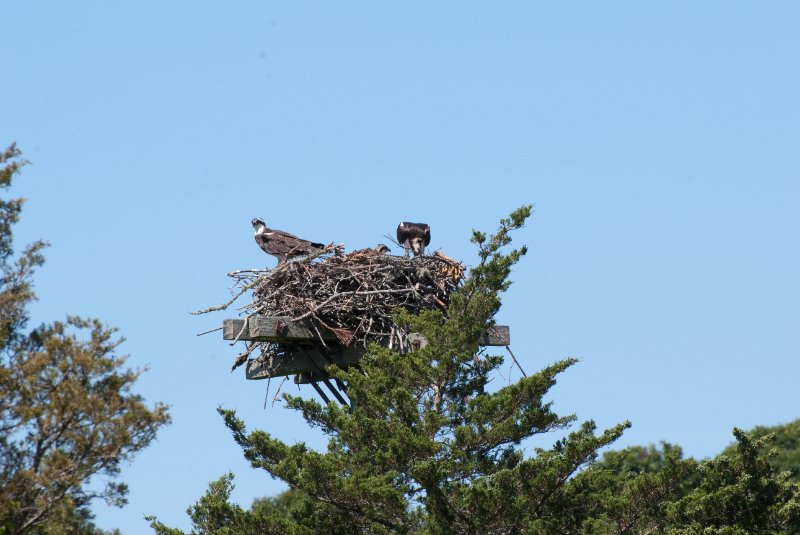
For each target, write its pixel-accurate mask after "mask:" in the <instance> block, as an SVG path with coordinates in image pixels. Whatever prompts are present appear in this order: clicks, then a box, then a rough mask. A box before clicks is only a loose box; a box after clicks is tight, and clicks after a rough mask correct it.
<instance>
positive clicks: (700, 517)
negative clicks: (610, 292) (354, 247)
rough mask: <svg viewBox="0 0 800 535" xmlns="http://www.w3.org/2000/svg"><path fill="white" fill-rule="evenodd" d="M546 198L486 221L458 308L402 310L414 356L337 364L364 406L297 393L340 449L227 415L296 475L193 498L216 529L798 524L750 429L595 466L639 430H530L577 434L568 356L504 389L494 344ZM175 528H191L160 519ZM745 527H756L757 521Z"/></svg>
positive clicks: (655, 530)
mask: <svg viewBox="0 0 800 535" xmlns="http://www.w3.org/2000/svg"><path fill="white" fill-rule="evenodd" d="M529 215H530V207H523V208H521V209H519V210H517V211H515V212H513V213H512V214H511V216H510V217H509V218H507V219H503V220H501V224H500V228H499V230H498V231H497V232H496V233H495V234H494V235H492V236H491V237H487V236H486V235H485V234H483V233H481V232H474V233H473V237H472V241H473V243H475V245H476V246H477V248H478V258H479V262H478V263H477V265H476V266H475V267H474V268H472V269H471V270H470V272H469V275H468V277H467V279H466V280H465V281H464V283H463V284H462V286H461V287H460V289H459V290H458V292H457V293H456V294H455V295H453V296H452V300H451V303H450V307H449V310H448V313H447V315H443V314H441V313H437V312H427V313H423V314H420V315H418V316H414V315H410V314H407V313H404V312H403V311H398V312H397V313H396V317H395V321H396V323H397V324H398V325H401V326H403V327H405V328H406V329H408V330H409V331H412V332H419V333H421V334H422V335H423V336H424V337H425V338H426V339H427V341H428V344H427V345H426V346H425V347H423V348H422V349H420V350H417V351H414V352H411V353H407V354H399V353H397V352H394V351H391V350H389V349H387V348H384V347H380V346H377V345H373V346H371V347H370V349H369V351H368V352H367V354H366V355H365V356H364V357H363V358H362V360H361V362H360V367H359V368H351V369H349V370H337V369H332V370H331V373H332V374H333V375H334V376H336V377H337V378H339V379H340V380H343V381H345V382H346V383H347V385H348V391H347V392H348V395H349V397H350V398H351V400H352V401H353V408H352V410H347V408H343V407H341V406H340V405H337V404H335V403H329V404H327V405H322V404H320V403H319V402H317V401H314V400H305V399H302V398H299V397H294V396H290V395H287V394H284V399H285V400H286V403H287V404H288V406H289V407H291V408H293V409H295V410H297V411H298V412H299V413H300V414H301V415H302V417H303V418H304V419H305V420H306V421H307V422H308V424H309V425H311V426H313V427H317V428H319V429H321V430H322V431H323V432H324V433H325V434H326V435H328V437H329V442H328V447H327V451H325V452H318V451H315V450H312V449H311V448H309V447H307V446H306V445H305V444H304V443H299V444H293V445H290V444H285V443H284V442H282V441H280V440H278V439H276V438H274V437H272V436H271V435H270V434H269V433H268V432H267V431H263V430H256V431H251V432H248V431H247V430H246V428H245V424H244V422H243V421H241V420H240V419H239V418H238V417H237V416H236V414H235V412H234V411H230V410H223V409H220V410H219V412H220V414H221V415H222V417H223V418H224V421H225V424H226V425H227V427H228V428H229V429H230V430H231V432H232V433H233V437H234V440H235V441H236V442H237V443H238V444H239V445H240V446H241V448H242V450H243V452H244V455H245V458H246V459H247V460H248V461H250V463H251V465H252V466H253V467H256V468H261V469H263V470H265V471H266V472H267V473H268V474H270V475H271V476H273V477H276V478H278V479H281V480H283V481H285V482H286V483H288V485H289V487H290V490H289V491H287V493H285V494H284V495H282V496H281V497H280V498H279V499H276V500H274V501H269V500H266V501H262V502H257V503H256V504H254V507H253V508H252V509H251V510H249V511H247V510H244V509H242V508H241V507H239V506H237V505H235V504H232V503H231V502H230V500H229V497H230V491H231V488H232V476H231V475H230V474H228V475H226V476H224V477H223V478H222V479H220V480H218V481H216V482H214V483H212V484H211V486H210V489H209V491H208V492H207V493H206V495H205V496H204V497H203V498H201V499H200V500H199V501H198V502H197V503H196V504H195V505H194V506H192V507H190V509H189V511H188V512H189V515H190V517H191V519H192V523H193V527H194V531H193V532H194V533H203V534H226V535H228V534H230V535H234V534H236V535H239V534H242V535H244V534H248V535H255V534H271V533H287V534H297V535H299V534H303V535H310V534H318V533H332V534H338V533H341V534H351V533H369V534H384V533H409V534H412V533H413V534H426V535H433V534H516V533H520V534H521V533H528V534H578V533H580V534H623V533H628V534H638V533H652V534H673V535H678V534H689V533H720V534H721V533H798V532H800V520H798V507H797V503H798V497H799V496H800V494H799V493H798V489H797V486H796V485H795V484H793V483H791V482H789V481H788V480H787V476H786V475H784V476H781V475H779V474H776V473H775V470H774V469H773V468H772V467H771V466H770V465H769V463H768V462H766V461H765V460H763V458H762V456H761V453H759V452H760V451H761V448H762V447H763V444H764V443H763V442H762V441H753V440H751V439H750V438H748V437H747V436H746V435H744V434H743V433H740V432H738V431H737V432H736V433H737V434H736V437H737V440H738V444H739V449H738V450H737V452H736V454H735V455H734V456H731V457H727V458H720V459H717V460H712V461H707V462H703V463H701V462H698V461H695V460H694V459H683V458H682V454H681V450H680V448H678V447H675V446H671V445H664V446H663V447H662V448H661V449H660V450H659V449H657V448H629V449H626V450H623V451H621V452H611V453H609V454H607V455H606V456H605V457H604V459H603V461H602V462H593V461H594V460H595V459H596V457H597V454H598V450H599V449H601V448H603V447H604V446H607V445H608V444H610V443H612V442H613V441H614V440H615V439H616V438H617V437H619V436H620V435H621V434H622V432H623V431H624V429H625V428H626V427H628V425H629V424H628V423H627V422H623V423H621V424H619V425H617V426H614V427H613V428H611V429H609V430H606V431H603V432H600V433H597V432H596V429H595V425H594V423H593V422H591V421H588V422H584V423H582V424H580V425H577V426H576V427H577V428H576V429H573V430H572V431H571V432H569V433H568V434H567V435H566V436H564V437H563V438H561V439H560V440H557V441H556V443H555V444H554V445H553V446H552V447H551V448H537V449H535V450H534V451H532V452H528V451H526V449H525V447H524V445H523V441H525V440H526V439H528V438H530V437H533V436H535V435H538V434H541V433H547V432H551V431H561V430H566V429H567V428H569V427H571V426H573V425H574V423H575V417H574V416H572V415H568V416H560V415H558V414H556V413H555V412H554V411H553V409H552V402H550V401H546V399H545V398H546V396H547V393H548V392H549V390H550V388H551V387H552V386H553V385H554V384H555V381H556V378H557V376H558V374H560V373H561V372H563V371H565V370H566V369H568V368H569V367H570V366H571V365H573V364H574V363H575V360H574V359H566V360H562V361H559V362H556V363H554V364H552V365H550V366H547V367H546V368H544V369H543V370H540V371H539V372H538V373H536V374H534V375H531V376H529V377H525V378H522V379H520V380H519V381H517V382H516V383H514V384H511V385H508V386H505V387H502V388H499V389H496V390H491V389H490V388H489V386H490V385H489V382H490V380H491V378H492V377H493V372H494V371H495V370H497V368H498V367H499V366H500V365H501V364H502V362H503V359H502V357H500V356H497V355H490V354H486V353H484V352H483V351H480V350H479V347H478V338H479V335H480V333H481V332H482V330H483V329H485V328H487V327H490V326H491V325H492V324H493V321H494V317H495V314H496V313H497V311H498V310H499V308H500V304H501V296H502V293H503V292H504V291H506V290H507V289H508V288H509V285H510V282H509V279H508V277H509V275H510V273H511V269H512V268H513V266H514V264H515V263H516V262H517V261H518V260H519V259H520V258H521V257H522V256H523V255H524V254H525V248H524V247H520V248H519V249H511V250H510V251H507V252H506V250H507V248H508V246H509V245H510V243H511V236H510V233H511V232H512V231H513V230H515V229H518V228H519V227H521V226H522V225H523V223H524V222H525V220H526V219H527V217H528V216H529ZM151 525H152V527H153V528H154V529H155V531H156V533H158V534H159V535H180V534H181V533H182V532H181V531H179V530H175V529H171V528H169V527H167V526H165V525H163V524H162V523H160V522H158V521H157V519H155V518H151ZM743 530H744V531H743Z"/></svg>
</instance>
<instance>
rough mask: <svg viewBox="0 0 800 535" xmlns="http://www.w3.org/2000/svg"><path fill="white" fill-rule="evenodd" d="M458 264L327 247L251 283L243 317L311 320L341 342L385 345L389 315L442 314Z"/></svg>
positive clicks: (390, 329)
mask: <svg viewBox="0 0 800 535" xmlns="http://www.w3.org/2000/svg"><path fill="white" fill-rule="evenodd" d="M463 277H464V266H463V265H462V264H461V263H459V262H457V261H455V260H453V259H452V258H449V257H447V256H445V255H443V254H442V253H440V252H439V251H436V252H435V253H434V254H432V255H430V256H419V257H416V258H404V257H400V256H391V255H387V254H381V253H379V252H376V251H375V250H373V249H361V250H358V251H353V252H351V253H346V254H345V253H344V252H343V251H342V248H341V247H328V248H326V250H325V251H324V252H323V253H321V254H319V255H315V256H313V257H309V258H304V259H301V260H296V261H292V262H284V263H281V264H279V265H278V266H277V267H275V268H274V269H272V270H271V271H269V272H266V273H264V274H261V275H259V276H258V277H257V278H256V279H254V280H252V281H251V284H252V286H251V287H252V290H253V293H252V295H253V301H252V303H251V304H249V305H248V306H247V307H246V310H247V313H248V314H260V315H264V316H289V317H291V318H293V319H294V320H298V321H299V320H310V321H311V322H312V324H313V325H314V326H316V327H317V328H318V329H320V330H322V329H325V330H328V331H330V332H333V333H335V334H336V336H337V337H338V339H339V340H340V341H341V342H342V344H344V345H349V346H351V345H361V346H366V345H367V344H368V343H370V342H377V343H380V344H383V345H387V346H388V345H391V343H392V339H393V337H394V336H395V334H396V333H397V328H396V326H395V325H394V322H393V321H392V312H393V310H394V309H396V308H398V307H401V308H404V309H406V310H408V311H409V312H411V313H418V312H420V311H423V310H441V311H443V312H446V311H447V308H448V306H449V304H450V294H451V293H452V292H453V290H455V289H456V288H457V287H458V284H459V283H460V282H461V280H462V279H463Z"/></svg>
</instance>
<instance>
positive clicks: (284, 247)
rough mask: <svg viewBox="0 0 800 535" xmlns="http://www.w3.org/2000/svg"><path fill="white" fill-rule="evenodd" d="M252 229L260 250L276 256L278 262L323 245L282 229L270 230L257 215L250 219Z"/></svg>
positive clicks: (301, 254) (317, 248) (312, 250)
mask: <svg viewBox="0 0 800 535" xmlns="http://www.w3.org/2000/svg"><path fill="white" fill-rule="evenodd" d="M251 223H252V224H253V230H254V231H255V233H256V243H257V244H258V246H259V247H261V250H263V251H264V252H265V253H267V254H271V255H272V256H274V257H276V258H277V259H278V261H279V262H283V261H284V260H286V259H287V258H292V257H295V256H303V255H307V254H311V253H314V252H316V251H318V250H320V249H322V248H323V247H325V245H323V244H321V243H314V242H310V241H308V240H304V239H302V238H298V237H297V236H295V235H293V234H289V233H288V232H284V231H282V230H272V229H270V228H267V225H266V224H265V223H264V220H263V219H260V218H258V217H255V218H253V221H251Z"/></svg>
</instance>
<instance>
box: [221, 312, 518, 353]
mask: <svg viewBox="0 0 800 535" xmlns="http://www.w3.org/2000/svg"><path fill="white" fill-rule="evenodd" d="M242 325H244V320H240V319H227V320H224V321H223V322H222V338H223V339H224V340H235V339H236V336H237V335H238V334H239V331H241V330H242ZM320 334H322V337H323V339H324V340H325V341H326V342H328V341H330V342H336V341H338V339H337V338H336V335H335V334H333V333H332V332H330V331H327V330H325V329H320ZM239 340H256V341H259V340H260V341H265V342H291V341H313V340H319V335H318V334H317V331H316V330H315V329H314V328H313V326H311V324H310V323H308V322H292V321H291V318H288V317H266V316H253V317H251V318H250V319H249V321H248V326H247V328H246V329H245V331H244V332H243V333H242V335H241V336H239ZM478 343H479V344H480V345H482V346H507V345H510V344H511V329H510V328H509V327H508V325H495V326H494V327H492V328H491V329H487V330H486V331H484V332H483V333H482V334H481V338H480V340H479V342H478Z"/></svg>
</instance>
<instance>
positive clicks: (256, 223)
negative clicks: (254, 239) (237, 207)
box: [250, 217, 267, 233]
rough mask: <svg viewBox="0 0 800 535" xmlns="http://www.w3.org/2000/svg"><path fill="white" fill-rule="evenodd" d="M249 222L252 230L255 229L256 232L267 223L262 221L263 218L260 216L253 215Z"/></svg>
mask: <svg viewBox="0 0 800 535" xmlns="http://www.w3.org/2000/svg"><path fill="white" fill-rule="evenodd" d="M250 223H252V224H253V230H255V231H256V233H258V231H259V230H261V229H262V228H266V226H267V224H266V223H264V220H263V219H261V218H260V217H254V218H253V220H252V221H250Z"/></svg>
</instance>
